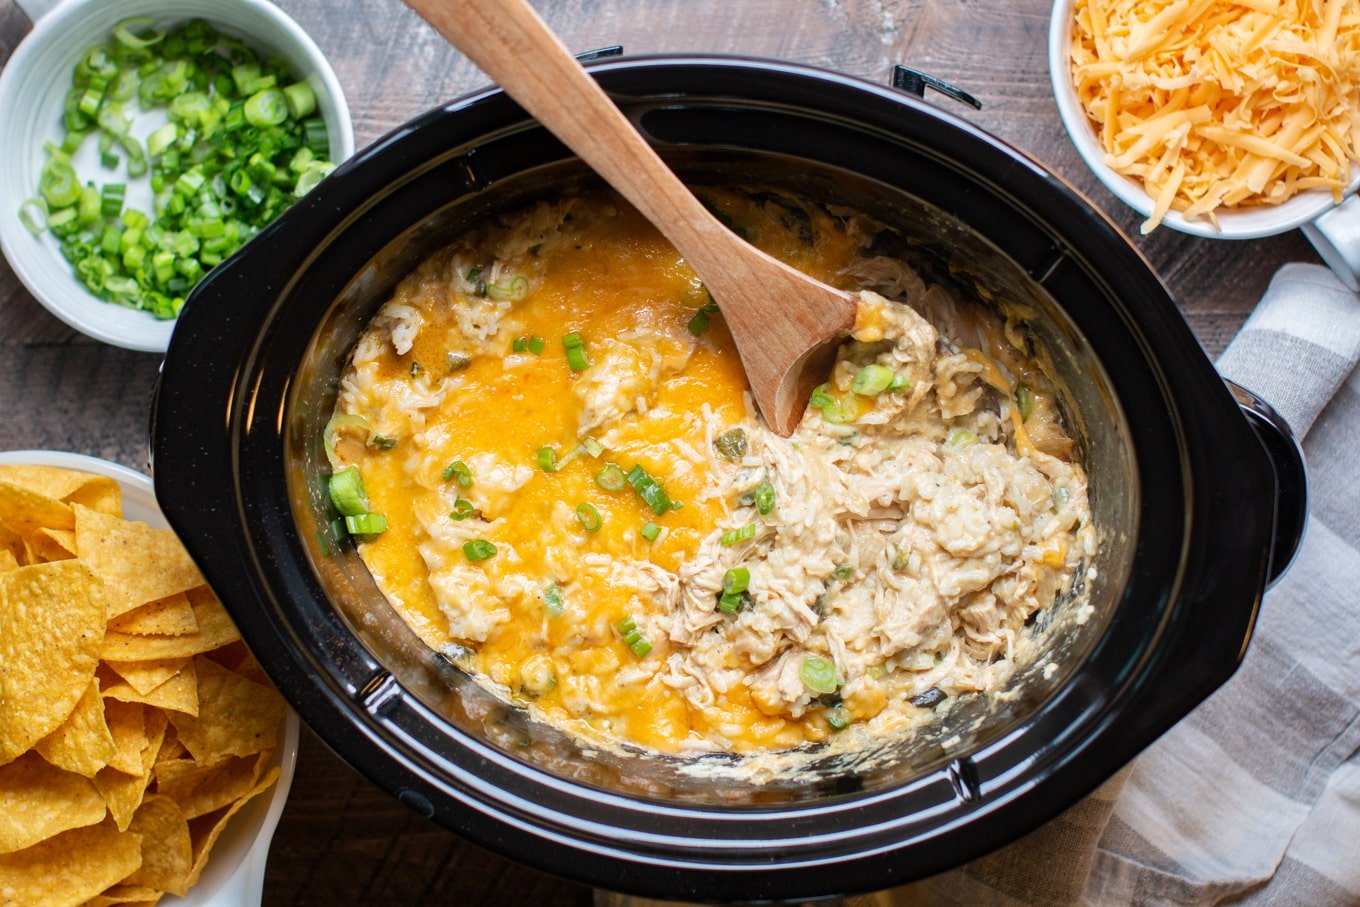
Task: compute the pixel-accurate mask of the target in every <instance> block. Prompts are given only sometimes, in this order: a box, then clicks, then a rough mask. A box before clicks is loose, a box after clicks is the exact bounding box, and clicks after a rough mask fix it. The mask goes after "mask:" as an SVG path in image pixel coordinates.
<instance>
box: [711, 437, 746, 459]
mask: <svg viewBox="0 0 1360 907" xmlns="http://www.w3.org/2000/svg"><path fill="white" fill-rule="evenodd" d="M713 447H714V448H715V449H716V450H717V451H718V453H719V454H720V455H722V457H723V458H724V459H727V460H731V461H732V462H734V463H735V462H737V461H739V460H740V459H741V458H742V457H744V456H746V432H744V431H742V430H741V429H740V428H729V429H728V430H727V431H725V432H723V433H722V434H720V435H718V437H716V438H714V439H713Z"/></svg>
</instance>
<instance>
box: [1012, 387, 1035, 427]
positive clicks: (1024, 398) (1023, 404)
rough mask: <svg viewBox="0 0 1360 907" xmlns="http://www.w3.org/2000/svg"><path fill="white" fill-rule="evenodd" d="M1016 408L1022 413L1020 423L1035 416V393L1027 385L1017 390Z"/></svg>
mask: <svg viewBox="0 0 1360 907" xmlns="http://www.w3.org/2000/svg"><path fill="white" fill-rule="evenodd" d="M1015 408H1016V409H1017V410H1019V411H1020V421H1021V422H1024V421H1026V420H1028V419H1029V417H1030V416H1032V415H1034V391H1032V390H1030V389H1029V388H1028V387H1026V386H1025V385H1023V384H1022V385H1020V386H1019V387H1017V388H1016V389H1015Z"/></svg>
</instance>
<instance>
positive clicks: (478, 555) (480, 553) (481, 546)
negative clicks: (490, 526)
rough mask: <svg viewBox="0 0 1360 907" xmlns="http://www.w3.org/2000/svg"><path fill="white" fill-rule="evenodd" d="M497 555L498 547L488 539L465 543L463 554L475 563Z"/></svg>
mask: <svg viewBox="0 0 1360 907" xmlns="http://www.w3.org/2000/svg"><path fill="white" fill-rule="evenodd" d="M495 553H496V546H495V545H493V544H491V543H490V542H488V541H487V540H486V539H473V540H472V541H470V542H464V543H463V554H464V555H465V556H466V557H467V559H468V560H470V561H473V562H476V561H484V560H486V559H487V558H489V557H491V555H493V554H495Z"/></svg>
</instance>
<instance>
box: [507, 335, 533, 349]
mask: <svg viewBox="0 0 1360 907" xmlns="http://www.w3.org/2000/svg"><path fill="white" fill-rule="evenodd" d="M528 348H529V338H528V337H516V338H515V339H514V341H513V342H512V343H511V344H510V352H512V353H522V352H524V351H525V350H527V349H528Z"/></svg>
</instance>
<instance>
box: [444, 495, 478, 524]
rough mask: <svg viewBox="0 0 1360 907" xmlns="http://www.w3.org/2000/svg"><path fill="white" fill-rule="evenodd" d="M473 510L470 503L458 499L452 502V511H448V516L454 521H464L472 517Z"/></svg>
mask: <svg viewBox="0 0 1360 907" xmlns="http://www.w3.org/2000/svg"><path fill="white" fill-rule="evenodd" d="M474 509H475V508H474V507H473V506H472V502H471V501H468V500H465V499H463V498H459V499H458V500H456V501H454V502H453V510H451V511H449V516H450V517H452V518H453V519H455V520H460V521H461V520H466V519H467V518H468V517H470V516H472V513H473V511H474Z"/></svg>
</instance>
